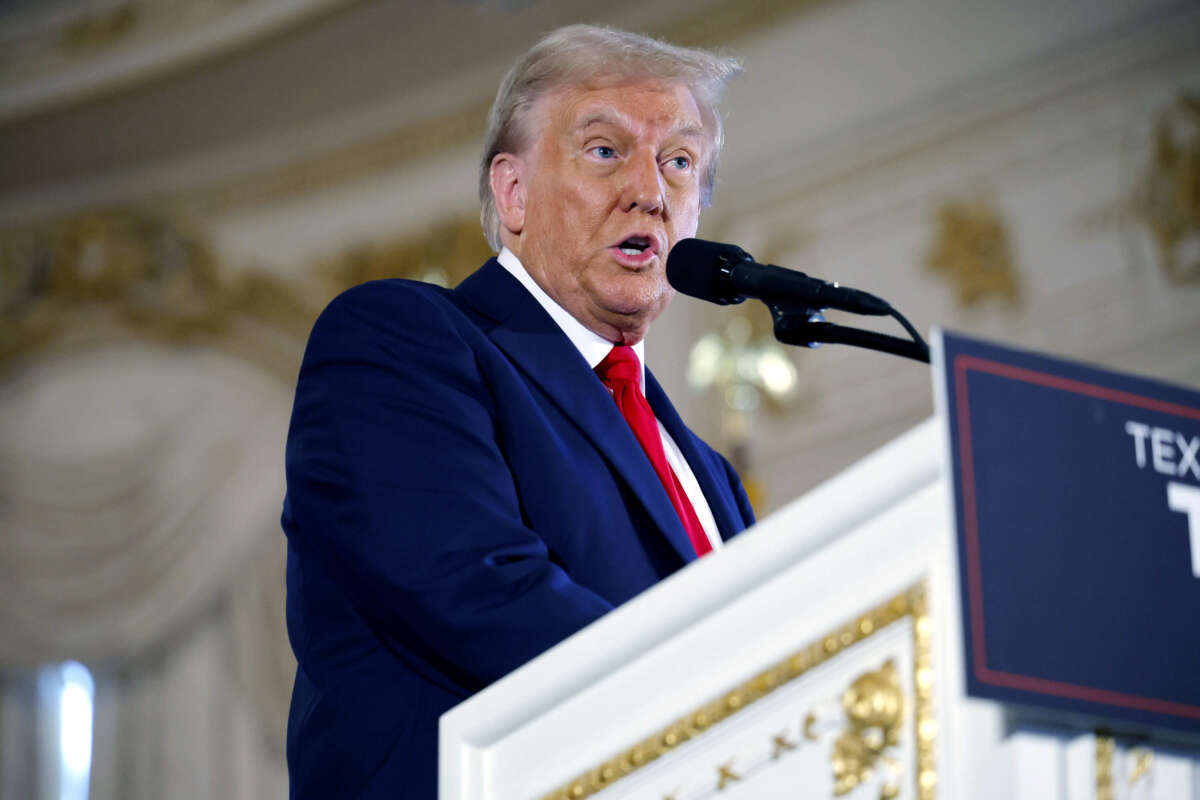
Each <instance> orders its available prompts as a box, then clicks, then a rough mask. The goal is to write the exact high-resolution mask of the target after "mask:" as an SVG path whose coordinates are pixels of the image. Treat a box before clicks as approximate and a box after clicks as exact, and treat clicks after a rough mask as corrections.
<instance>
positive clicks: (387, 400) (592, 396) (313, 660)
mask: <svg viewBox="0 0 1200 800" xmlns="http://www.w3.org/2000/svg"><path fill="white" fill-rule="evenodd" d="M646 395H647V399H648V400H649V401H650V405H651V406H652V407H653V409H654V412H655V414H656V415H657V416H658V418H659V419H660V420H661V421H662V423H663V425H664V426H665V427H666V429H667V430H668V431H670V433H671V436H672V437H673V438H674V439H675V441H676V442H677V443H678V445H679V448H680V450H682V452H683V454H684V456H685V457H686V458H687V461H688V463H689V465H690V466H691V468H692V470H693V471H694V472H695V474H696V478H697V480H698V481H699V483H700V486H701V488H702V489H703V491H704V495H705V498H706V499H707V500H708V503H709V505H710V506H711V507H712V511H713V516H714V517H715V518H716V521H717V525H718V527H719V529H720V532H721V535H722V537H724V538H729V537H730V536H733V535H734V534H736V533H738V532H739V531H741V530H742V529H743V528H745V527H746V526H748V525H750V524H751V523H752V522H753V512H752V511H751V509H750V505H749V503H748V502H747V500H746V495H745V492H744V491H743V490H742V487H741V484H740V482H739V481H738V478H737V476H736V475H735V474H734V472H733V469H732V468H731V467H730V465H729V464H728V462H726V461H725V459H723V458H722V457H721V456H720V455H718V454H717V453H716V452H715V451H713V450H712V449H710V448H709V447H708V446H707V445H705V444H704V443H703V442H702V441H700V439H698V438H697V437H696V436H695V435H694V434H693V433H692V432H691V431H689V430H688V429H687V428H686V427H685V426H684V424H683V422H682V421H681V420H680V419H679V416H678V414H676V413H675V410H674V409H673V408H672V407H671V404H670V402H669V401H668V400H667V397H666V395H665V394H664V393H663V390H662V387H660V386H659V384H658V382H657V381H655V379H654V377H653V376H652V375H651V374H650V373H649V372H647V375H646ZM283 527H284V530H285V532H286V533H287V538H288V565H287V595H288V596H287V621H288V634H289V636H290V638H291V643H292V648H293V650H294V651H295V653H296V658H297V660H298V662H299V667H298V669H297V672H296V683H295V688H294V690H293V694H292V707H291V713H290V717H289V721H288V738H287V757H288V769H289V772H290V780H291V795H292V797H293V798H330V797H388V798H394V797H415V798H434V797H435V796H436V771H437V725H438V717H439V716H440V715H441V714H442V713H444V712H445V711H447V710H448V709H450V708H451V707H452V706H454V705H456V704H458V703H459V702H461V701H462V700H464V699H465V698H467V697H469V696H470V695H471V694H472V693H474V692H476V691H478V690H479V689H482V688H483V687H485V686H487V685H488V684H489V683H491V682H493V681H495V680H496V679H498V678H500V677H502V676H503V675H505V674H506V673H508V672H510V671H511V670H513V669H515V668H516V667H519V666H520V665H521V664H523V663H525V662H526V661H528V660H530V659H531V658H533V657H534V656H536V655H538V654H539V653H541V652H542V651H544V650H546V649H547V648H549V647H551V646H552V645H554V644H555V643H557V642H559V641H561V640H562V639H564V638H566V637H567V636H569V635H570V634H572V633H574V632H576V631H578V630H579V629H580V628H583V627H584V626H585V625H587V624H588V623H590V622H592V621H593V620H595V619H597V618H598V617H600V616H601V615H603V614H604V613H606V612H607V611H609V610H610V609H612V608H613V607H614V606H616V605H618V604H620V603H623V602H625V601H626V600H628V599H630V598H631V597H633V596H634V595H636V594H638V593H639V592H641V591H643V590H644V589H646V588H648V587H649V586H651V585H652V584H654V583H655V582H656V581H658V580H660V579H661V578H663V577H665V576H666V575H669V574H670V573H672V572H674V571H675V570H677V569H679V568H680V567H681V566H683V565H684V564H685V563H687V562H689V561H691V560H694V559H695V557H696V556H695V553H694V551H693V550H692V548H691V545H690V544H689V542H688V538H687V534H686V532H685V531H684V528H683V526H682V524H681V523H680V521H679V518H678V516H676V514H675V511H674V509H673V507H672V506H671V503H670V500H669V499H668V498H667V494H666V492H665V491H664V490H663V488H662V484H661V483H659V481H658V478H657V477H656V475H655V473H654V471H653V468H652V467H651V466H650V462H649V460H648V459H647V458H646V456H645V454H644V453H643V451H642V450H641V447H640V446H639V445H638V443H637V440H636V439H635V438H634V436H633V433H632V432H631V431H630V430H629V428H628V426H627V425H626V424H625V421H624V420H623V419H622V417H621V415H620V412H619V411H618V410H617V407H616V404H615V403H613V401H612V397H611V396H610V394H609V393H608V391H607V390H606V389H605V388H604V385H603V384H602V383H601V382H600V380H599V379H598V378H597V377H596V375H595V373H593V372H592V370H591V369H590V368H589V367H588V365H587V363H586V362H585V361H584V359H583V357H582V356H581V355H580V354H579V351H578V350H576V349H575V347H574V345H573V344H572V343H571V341H570V340H569V339H568V338H567V337H566V336H565V335H564V334H563V333H562V331H561V330H560V329H559V328H558V326H557V325H556V324H555V323H554V321H553V320H552V319H551V318H550V316H549V315H548V314H546V312H545V311H544V309H542V307H541V306H540V305H538V302H537V300H535V299H534V298H533V297H532V296H531V295H530V294H529V292H527V291H526V290H525V288H524V287H523V286H521V285H520V283H519V282H518V281H517V280H516V279H515V278H513V277H512V276H511V275H510V274H509V273H508V272H507V271H505V269H504V268H503V267H502V266H500V265H499V264H498V263H497V262H496V261H495V260H494V259H493V260H491V261H489V262H488V263H487V264H485V265H484V266H483V267H482V268H481V269H480V270H479V271H477V272H476V273H474V274H473V275H472V276H470V277H469V278H467V279H466V280H465V281H464V282H463V283H462V284H461V285H460V286H459V287H458V288H457V289H455V290H453V291H451V290H447V289H441V288H438V287H435V286H431V285H428V284H422V283H415V282H412V281H403V280H389V281H377V282H373V283H368V284H364V285H362V286H359V287H357V288H354V289H351V290H349V291H347V292H345V293H344V294H342V295H341V296H339V297H338V298H337V299H335V300H334V301H333V302H332V303H330V305H329V307H328V308H326V309H325V311H324V312H323V313H322V314H321V316H320V318H319V319H318V320H317V323H316V325H315V327H314V328H313V331H312V335H311V337H310V339H309V342H308V348H307V350H306V352H305V356H304V361H303V365H302V366H301V369H300V378H299V384H298V386H297V388H296V402H295V407H294V409H293V412H292V420H291V428H290V430H289V433H288V442H287V497H286V499H285V501H284V512H283Z"/></svg>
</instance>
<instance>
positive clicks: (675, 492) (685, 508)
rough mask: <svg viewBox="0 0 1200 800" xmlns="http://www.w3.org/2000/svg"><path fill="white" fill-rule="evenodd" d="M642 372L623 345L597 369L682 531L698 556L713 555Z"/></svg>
mask: <svg viewBox="0 0 1200 800" xmlns="http://www.w3.org/2000/svg"><path fill="white" fill-rule="evenodd" d="M641 372H642V367H641V364H640V363H639V362H638V357H637V353H635V352H633V348H632V347H629V346H627V345H623V344H619V345H616V346H614V347H613V349H612V351H611V352H609V354H608V355H607V356H605V357H604V360H603V361H601V362H600V364H599V366H597V367H596V374H597V375H599V376H600V380H602V381H604V385H605V386H607V387H608V388H609V389H610V390H611V391H612V396H613V400H616V401H617V408H619V409H621V414H622V416H624V417H625V421H626V422H628V423H629V427H630V428H631V429H632V430H633V435H634V436H636V437H637V440H638V442H639V443H641V445H642V449H643V450H645V451H646V455H647V456H648V457H649V458H650V464H651V465H652V466H653V467H654V471H655V473H657V474H658V479H659V480H660V481H662V485H663V488H664V489H666V490H667V496H668V497H670V498H671V505H673V506H675V513H677V514H678V515H679V519H680V520H682V521H683V527H684V529H685V530H687V535H688V539H690V540H691V542H692V547H694V548H695V549H696V555H700V556H702V555H704V554H705V553H708V552H710V551H712V545H711V544H709V541H708V535H707V534H706V533H705V532H704V527H703V526H702V525H701V524H700V519H699V518H698V517H697V516H696V510H695V509H694V508H692V503H691V501H690V500H688V496H687V493H686V492H684V491H683V486H681V485H680V483H679V478H678V477H677V476H676V475H675V471H674V470H673V469H671V465H670V464H668V463H667V456H666V454H665V453H664V452H663V444H662V436H660V435H659V432H658V420H656V419H655V418H654V411H653V410H652V409H651V408H650V404H649V403H648V402H646V396H645V395H643V394H642V389H641V385H640V383H641V382H640V380H639V379H640V378H641Z"/></svg>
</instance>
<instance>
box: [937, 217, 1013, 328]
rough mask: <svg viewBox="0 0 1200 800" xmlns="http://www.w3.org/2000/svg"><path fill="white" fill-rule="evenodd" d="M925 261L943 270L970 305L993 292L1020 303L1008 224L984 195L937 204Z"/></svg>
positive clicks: (993, 294)
mask: <svg viewBox="0 0 1200 800" xmlns="http://www.w3.org/2000/svg"><path fill="white" fill-rule="evenodd" d="M926 266H927V267H928V268H929V269H930V270H932V271H933V272H936V273H938V274H941V275H944V276H945V277H946V278H947V279H948V280H949V281H950V282H951V283H952V284H953V285H954V286H955V287H956V288H957V289H958V298H959V301H960V302H961V303H962V304H963V305H966V306H969V305H973V304H975V303H977V302H979V301H980V300H983V299H985V298H989V297H996V298H999V299H1001V300H1004V301H1007V302H1009V303H1016V302H1017V300H1018V299H1019V297H1020V286H1019V282H1018V279H1017V271H1016V267H1015V265H1014V263H1013V256H1012V246H1011V245H1010V243H1009V235H1008V228H1007V226H1006V225H1005V224H1004V222H1003V220H1002V219H1001V217H1000V213H999V212H998V211H997V210H996V209H995V208H993V207H992V206H991V205H990V204H988V203H987V202H985V201H983V200H979V199H976V200H973V201H969V202H968V201H962V200H951V201H948V202H946V203H945V204H943V205H942V207H941V208H939V209H938V211H937V231H936V233H935V235H934V243H933V246H932V247H931V248H930V251H929V255H928V257H927V258H926Z"/></svg>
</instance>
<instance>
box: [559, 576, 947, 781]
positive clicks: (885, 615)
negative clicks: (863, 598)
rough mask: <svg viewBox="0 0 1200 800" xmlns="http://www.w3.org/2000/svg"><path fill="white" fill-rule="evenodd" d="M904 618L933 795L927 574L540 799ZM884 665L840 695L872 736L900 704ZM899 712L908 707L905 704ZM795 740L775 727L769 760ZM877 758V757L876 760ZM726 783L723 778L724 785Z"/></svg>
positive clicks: (920, 765)
mask: <svg viewBox="0 0 1200 800" xmlns="http://www.w3.org/2000/svg"><path fill="white" fill-rule="evenodd" d="M905 618H911V619H912V624H913V654H914V655H913V662H914V663H913V682H914V685H913V687H912V689H913V698H914V699H913V712H914V713H913V727H914V737H915V745H916V756H917V758H916V775H915V783H916V787H915V788H916V796H917V797H918V798H919V800H934V798H935V797H936V792H937V769H936V751H935V745H936V740H937V733H938V731H937V720H936V717H935V713H934V702H933V687H934V670H933V641H932V637H933V619H932V617H931V616H930V615H929V610H928V597H927V587H926V584H925V582H924V581H922V582H921V583H918V584H916V585H914V586H912V587H910V588H909V589H907V590H905V591H903V592H901V593H899V594H897V595H895V596H894V597H891V598H890V599H888V600H887V601H885V602H883V603H880V604H879V605H877V606H875V607H874V608H872V609H870V610H869V611H867V612H866V613H864V614H862V615H861V616H859V617H858V618H857V619H854V620H850V621H848V622H846V623H845V624H843V625H839V626H837V627H836V628H833V629H832V630H830V631H828V632H827V633H826V634H825V635H824V636H822V637H820V638H819V639H817V640H815V641H813V642H810V643H808V644H807V645H805V646H804V647H802V648H800V649H799V650H797V651H795V652H794V653H792V654H791V655H789V656H788V657H787V658H785V659H783V660H781V661H778V662H776V663H775V664H772V665H771V666H769V667H768V668H767V669H765V670H763V671H761V672H759V673H758V674H757V675H754V676H753V677H751V678H750V679H749V680H746V681H744V682H742V683H740V684H738V685H737V686H734V687H732V688H731V689H729V690H728V691H726V692H724V693H722V694H721V695H720V696H718V697H715V698H713V699H712V700H710V701H708V702H707V703H705V704H704V705H702V706H700V707H698V708H695V709H693V710H692V711H690V712H688V713H687V714H684V715H683V716H681V717H679V718H678V719H676V720H674V721H673V722H672V723H671V724H670V725H668V726H666V727H664V728H662V729H661V730H659V731H658V732H656V733H655V734H653V735H652V736H649V737H646V738H645V739H643V740H641V741H640V742H637V743H636V744H634V745H633V746H632V747H630V748H628V749H626V750H625V751H623V752H621V753H619V754H617V755H615V756H613V757H612V758H610V759H608V760H607V761H605V762H603V763H602V764H599V765H598V766H596V767H594V768H592V769H590V770H588V771H586V772H584V773H582V774H580V775H578V776H577V777H575V778H574V779H572V780H571V781H568V782H567V783H565V784H563V785H562V786H560V787H559V788H557V789H555V790H554V791H552V792H550V793H549V794H546V795H544V796H543V797H542V798H541V800H583V799H584V798H587V797H591V796H592V795H595V794H597V793H598V792H600V791H601V790H603V789H606V788H608V787H609V786H612V785H613V784H614V783H616V782H617V781H619V780H621V779H622V778H625V777H627V776H629V775H631V774H633V773H635V772H637V771H638V770H641V769H643V768H644V767H646V766H648V765H649V764H651V763H653V762H654V761H655V760H657V759H659V758H661V757H662V756H664V755H666V754H668V753H670V752H673V751H674V750H676V749H677V748H678V747H680V746H681V745H682V744H684V743H685V742H687V741H690V740H692V739H695V738H697V737H699V736H702V735H703V734H704V733H705V732H707V731H709V730H711V729H712V728H714V727H715V726H717V725H720V724H721V723H722V722H724V721H725V720H727V719H729V718H730V717H732V716H734V715H736V714H738V713H740V712H742V711H744V710H745V709H746V708H748V707H749V706H751V705H752V704H754V703H755V702H757V701H759V700H761V699H763V698H764V697H766V696H767V695H769V694H771V693H773V692H775V691H777V690H779V689H781V688H783V687H784V686H787V685H788V684H790V683H791V682H792V681H795V680H796V679H798V678H800V677H801V676H803V675H805V674H806V673H808V672H809V671H810V670H812V669H813V668H815V667H817V666H819V665H821V664H824V663H825V662H827V661H829V660H830V659H832V658H833V657H835V656H837V655H838V654H840V653H842V652H844V651H846V650H847V649H849V648H851V647H853V646H854V645H856V644H858V643H859V642H862V641H864V640H865V639H868V638H870V637H871V636H873V635H875V634H876V633H878V632H879V631H880V630H882V629H884V628H886V627H887V626H889V625H891V624H893V623H895V622H898V621H899V620H902V619H905ZM886 668H887V667H886V665H885V666H884V667H882V668H881V669H880V670H878V671H876V672H871V673H867V674H865V675H863V676H860V677H859V678H858V679H856V680H855V682H854V683H853V684H852V685H851V687H850V688H848V689H847V690H846V693H845V694H844V695H843V707H844V708H846V706H847V704H848V706H849V707H848V708H846V713H847V716H848V717H850V718H851V719H858V720H859V722H861V723H863V724H862V725H861V726H860V727H857V728H856V727H855V724H854V723H852V724H851V727H850V730H857V731H858V734H859V736H860V737H868V738H872V739H873V738H874V734H872V733H868V731H869V730H870V729H871V728H872V727H873V725H872V724H869V723H878V722H879V721H881V720H883V718H884V717H886V718H887V719H886V720H883V721H889V722H892V721H893V714H892V712H893V711H899V709H895V708H893V707H892V704H891V701H893V700H894V699H895V698H894V695H892V694H890V693H889V691H888V690H889V688H891V684H889V683H888V681H887V679H886V677H883V678H881V677H880V674H881V673H886ZM893 669H894V665H893ZM893 676H894V672H893ZM898 686H899V683H898V681H897V682H896V683H895V687H897V688H898ZM877 689H878V690H879V691H878V692H877V691H876V690H877ZM880 698H883V700H884V701H885V702H884V705H885V706H887V707H886V708H885V709H884V712H885V713H883V714H876V713H875V701H876V700H878V699H880ZM863 701H866V703H867V708H865V709H864V708H862V707H861V703H862V702H863ZM900 713H901V714H903V712H902V711H901V712H900ZM819 716H820V715H819V714H817V713H816V712H810V713H809V715H808V717H807V721H806V723H805V724H804V729H803V730H804V734H803V735H804V738H805V739H806V740H809V741H815V740H816V738H818V737H817V734H816V733H814V732H813V728H814V727H817V726H819V722H820V721H819ZM888 730H889V731H890V733H889V732H888V731H885V732H882V733H880V734H879V735H880V736H882V737H883V738H882V742H883V745H884V747H886V745H887V744H888V743H889V742H896V741H898V740H899V736H900V733H899V730H898V729H894V728H889V729H888ZM838 742H842V739H841V738H839V740H838ZM798 746H800V745H798V744H797V743H794V742H792V741H789V740H788V739H787V734H786V732H784V733H782V734H776V735H775V736H773V737H772V755H771V757H770V761H772V762H773V761H777V760H778V759H780V758H783V757H786V756H787V754H788V753H789V752H791V751H794V750H795V749H796V748H797V747H798ZM879 751H880V753H879V755H882V751H883V747H880V748H879ZM839 752H844V748H842V750H838V749H837V746H835V751H834V754H833V756H832V759H831V769H832V770H833V771H834V773H835V774H838V773H839V767H838V766H837V764H836V761H837V759H838V757H839V755H838V754H839ZM733 763H734V762H733V761H729V760H726V761H723V762H721V763H720V764H717V765H714V769H715V770H717V775H718V784H716V785H715V791H718V792H719V791H721V790H722V789H723V788H725V786H727V785H728V784H729V783H730V782H731V781H735V780H739V779H740V778H741V777H743V776H744V774H745V773H744V772H743V773H738V772H735V771H734V769H733ZM873 764H874V762H872V765H873ZM844 766H849V765H844ZM842 771H843V772H844V774H846V775H849V774H850V773H849V772H848V771H846V770H845V769H843V770H842ZM858 775H859V776H860V778H859V779H861V776H863V773H862V771H859V773H858ZM722 783H723V784H724V785H721V784H722ZM845 785H846V786H847V787H848V788H847V791H848V790H849V788H853V786H852V785H851V784H850V781H849V779H847V780H846V781H845ZM853 785H860V784H859V782H858V780H855V781H854V783H853ZM894 789H895V787H894V785H893V783H892V782H891V781H888V782H885V783H884V785H883V786H882V787H881V789H880V797H881V799H882V800H888V798H890V797H894V796H895V793H894ZM897 791H898V790H897ZM676 793H677V792H676ZM842 793H844V792H839V794H842Z"/></svg>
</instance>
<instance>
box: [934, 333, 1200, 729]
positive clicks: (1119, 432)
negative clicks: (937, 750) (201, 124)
mask: <svg viewBox="0 0 1200 800" xmlns="http://www.w3.org/2000/svg"><path fill="white" fill-rule="evenodd" d="M941 354H942V356H941V372H940V375H939V378H938V379H939V380H941V381H943V382H944V389H945V392H944V398H945V401H946V402H945V405H944V407H943V410H944V417H945V418H946V420H947V422H948V423H949V428H950V446H951V458H952V462H953V471H954V503H955V515H956V525H957V535H958V551H959V559H958V560H959V577H960V581H961V589H962V592H961V594H962V616H963V629H964V630H963V633H964V642H965V645H966V654H965V655H966V662H965V663H966V672H967V692H968V694H970V695H973V696H977V697H985V698H989V699H993V700H1000V701H1007V702H1017V703H1024V704H1033V705H1037V706H1042V707H1049V708H1052V709H1055V710H1056V711H1069V712H1080V713H1083V714H1088V715H1094V716H1099V717H1101V718H1104V719H1107V720H1112V721H1114V722H1120V721H1125V722H1128V723H1133V724H1134V725H1135V726H1137V727H1141V726H1161V727H1169V728H1174V729H1177V730H1183V731H1189V732H1200V392H1196V391H1193V390H1188V389H1184V388H1180V387H1178V386H1172V385H1169V384H1165V383H1160V382H1158V381H1152V380H1148V379H1145V378H1138V377H1134V376H1130V375H1121V374H1118V373H1114V372H1109V371H1106V370H1101V369H1096V368H1093V367H1089V366H1085V365H1082V364H1077V363H1072V362H1068V361H1062V360H1058V359H1054V358H1048V357H1045V356H1040V355H1034V354H1031V353H1027V352H1022V351H1018V350H1012V349H1009V348H1006V347H999V346H996V345H992V344H987V343H984V342H980V341H977V340H972V339H968V338H966V337H963V336H958V335H952V334H950V333H943V334H942V335H941Z"/></svg>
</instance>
